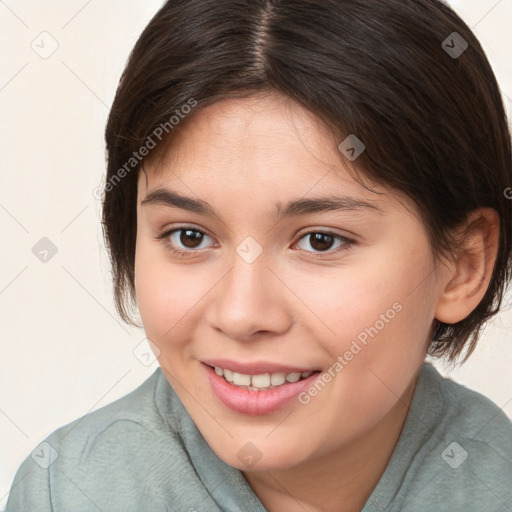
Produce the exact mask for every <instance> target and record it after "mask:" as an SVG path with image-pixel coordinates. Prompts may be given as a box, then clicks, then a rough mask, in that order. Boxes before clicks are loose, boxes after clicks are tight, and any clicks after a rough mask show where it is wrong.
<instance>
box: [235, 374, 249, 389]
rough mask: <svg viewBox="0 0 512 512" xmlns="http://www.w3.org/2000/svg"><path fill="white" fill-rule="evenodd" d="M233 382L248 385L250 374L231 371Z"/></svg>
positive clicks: (237, 384)
mask: <svg viewBox="0 0 512 512" xmlns="http://www.w3.org/2000/svg"><path fill="white" fill-rule="evenodd" d="M233 384H235V385H236V386H250V385H251V376H250V375H244V374H243V373H237V372H233Z"/></svg>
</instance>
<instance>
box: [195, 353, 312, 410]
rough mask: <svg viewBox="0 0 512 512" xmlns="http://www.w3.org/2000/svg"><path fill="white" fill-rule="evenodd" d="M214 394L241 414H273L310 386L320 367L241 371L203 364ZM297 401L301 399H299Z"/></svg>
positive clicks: (221, 401) (228, 406)
mask: <svg viewBox="0 0 512 512" xmlns="http://www.w3.org/2000/svg"><path fill="white" fill-rule="evenodd" d="M201 366H202V367H203V369H204V370H205V372H206V378H207V380H208V382H209V384H210V387H211V390H212V391H213V393H214V395H215V396H216V397H217V398H218V399H219V401H220V403H221V404H223V405H224V406H226V407H227V408H229V409H231V410H232V411H235V412H237V413H241V414H247V415H263V414H270V413H273V412H275V411H277V410H279V409H281V408H283V407H284V406H286V405H287V404H290V403H291V402H292V401H293V399H297V402H299V400H298V396H299V395H300V393H302V392H304V391H306V390H307V389H308V387H310V386H311V385H313V383H314V382H315V380H316V379H317V378H318V376H319V375H320V373H321V371H320V370H306V371H301V372H298V371H295V372H266V373H256V374H249V373H240V372H236V371H233V370H231V369H230V368H223V367H222V366H216V365H215V366H211V365H209V364H206V363H202V364H201ZM299 404H300V402H299Z"/></svg>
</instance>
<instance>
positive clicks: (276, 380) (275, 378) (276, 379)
mask: <svg viewBox="0 0 512 512" xmlns="http://www.w3.org/2000/svg"><path fill="white" fill-rule="evenodd" d="M285 382H286V375H285V374H284V373H273V374H272V375H271V376H270V383H271V384H272V386H280V385H281V384H284V383H285Z"/></svg>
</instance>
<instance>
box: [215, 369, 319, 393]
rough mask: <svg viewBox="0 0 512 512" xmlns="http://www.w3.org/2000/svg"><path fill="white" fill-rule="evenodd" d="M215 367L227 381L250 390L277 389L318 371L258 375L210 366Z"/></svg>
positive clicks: (218, 373) (219, 374) (216, 371)
mask: <svg viewBox="0 0 512 512" xmlns="http://www.w3.org/2000/svg"><path fill="white" fill-rule="evenodd" d="M210 368H213V369H214V371H215V373H216V374H217V375H218V376H219V377H222V378H223V379H224V380H225V381H226V382H229V383H230V384H232V385H233V386H236V387H239V388H243V389H248V390H250V391H267V390H269V389H275V388H278V387H281V386H284V385H286V384H292V383H294V382H299V381H301V380H304V379H307V378H308V377H309V376H310V375H312V374H313V373H318V372H319V370H316V371H304V372H298V371H297V372H289V373H285V372H272V373H268V372H266V373H258V374H256V375H250V374H245V373H239V372H235V371H232V370H229V369H227V368H221V367H219V366H210Z"/></svg>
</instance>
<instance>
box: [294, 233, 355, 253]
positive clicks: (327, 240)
mask: <svg viewBox="0 0 512 512" xmlns="http://www.w3.org/2000/svg"><path fill="white" fill-rule="evenodd" d="M303 241H307V242H308V243H307V245H309V246H310V247H312V248H313V251H308V249H306V248H304V247H301V249H303V250H306V251H308V252H327V251H328V250H329V249H332V246H333V245H334V244H335V242H339V245H338V246H336V247H335V250H334V251H330V252H336V249H339V248H340V247H343V246H344V245H349V243H350V240H349V239H348V238H345V237H343V236H341V235H337V234H335V233H324V232H322V231H320V232H311V233H306V234H305V235H304V236H302V237H301V239H300V241H299V243H300V242H303Z"/></svg>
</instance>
